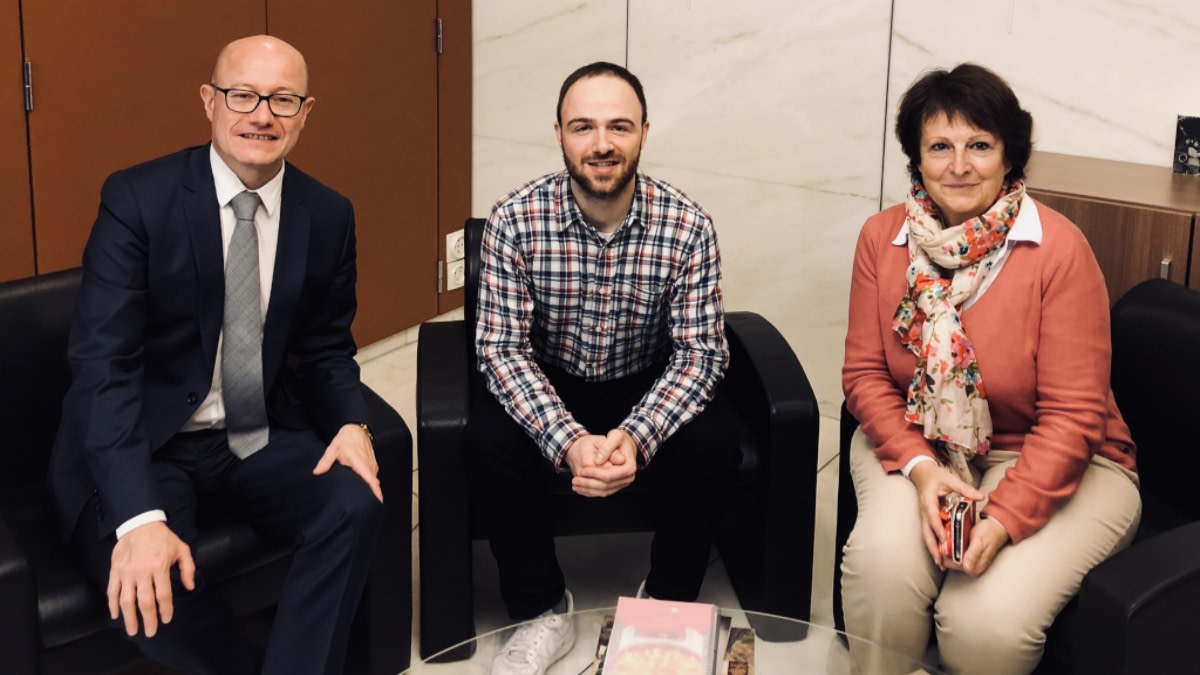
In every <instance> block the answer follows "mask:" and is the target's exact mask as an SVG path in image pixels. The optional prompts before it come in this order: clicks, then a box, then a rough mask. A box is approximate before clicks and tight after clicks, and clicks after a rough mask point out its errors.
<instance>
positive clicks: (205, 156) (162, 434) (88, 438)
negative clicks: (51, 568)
mask: <svg viewBox="0 0 1200 675" xmlns="http://www.w3.org/2000/svg"><path fill="white" fill-rule="evenodd" d="M356 276H357V272H356V267H355V237H354V211H353V208H352V206H351V205H350V202H349V200H347V199H346V198H345V197H343V196H341V195H340V194H338V193H337V192H335V191H333V190H331V189H329V188H327V187H325V186H324V185H322V184H320V183H319V182H317V181H316V180H314V179H313V178H311V177H309V176H308V175H306V174H305V173H303V172H302V171H300V170H299V169H297V168H296V167H295V166H294V165H290V164H289V165H288V167H287V169H286V171H285V172H284V178H283V191H282V201H281V206H280V219H279V244H278V249H277V253H276V259H275V271H274V277H273V280H272V287H271V297H270V300H269V304H268V306H267V315H266V320H265V323H264V326H263V381H264V389H265V392H266V395H267V411H268V415H269V416H270V419H271V424H272V425H273V426H282V427H287V428H313V429H314V430H316V431H317V432H318V433H319V434H320V435H321V436H322V437H323V438H327V439H328V438H331V437H332V436H333V435H334V434H335V433H336V431H337V429H338V428H339V427H340V426H341V425H343V424H346V423H352V422H366V421H367V412H366V403H365V402H364V399H363V396H362V391H361V389H360V385H359V371H358V365H357V364H356V363H355V361H354V353H355V345H354V340H353V338H352V337H351V334H350V324H351V321H352V320H353V318H354V313H355V310H356V308H357V303H356V300H355V290H354V289H355V281H356ZM224 297H225V275H224V259H223V256H222V252H221V224H220V216H219V206H218V204H217V196H216V191H215V188H214V187H213V177H212V167H211V165H210V163H209V146H208V145H203V146H198V147H195V148H189V149H187V150H183V151H181V152H178V153H175V154H172V155H168V156H166V157H162V158H159V159H156V160H152V161H150V162H147V163H145V164H140V165H138V166H135V167H132V168H129V169H125V170H123V171H119V172H117V173H115V174H113V175H112V176H110V177H109V178H108V180H106V181H105V183H104V187H103V189H102V191H101V195H100V212H99V214H98V215H97V218H96V223H95V225H94V226H93V228H92V233H91V236H90V238H89V239H88V243H87V247H86V249H85V250H84V255H83V282H82V285H81V287H80V290H79V300H78V307H77V310H76V315H75V320H74V323H73V324H72V327H71V337H70V341H69V343H68V356H69V359H70V363H71V370H72V376H73V379H72V383H71V387H70V389H69V390H68V392H67V395H66V397H65V399H64V401H63V419H62V424H61V425H60V427H59V431H58V437H57V439H56V441H55V447H54V453H53V456H52V457H51V462H50V484H51V491H52V493H53V495H54V499H55V501H56V505H57V507H58V512H59V516H60V522H59V525H60V527H61V528H62V530H63V532H64V534H66V535H67V536H70V533H71V532H72V531H73V529H74V527H75V524H76V522H77V521H78V519H79V515H80V513H81V512H82V511H83V507H84V506H85V504H86V503H87V501H88V499H89V498H91V496H92V495H93V494H95V495H97V496H98V497H99V504H100V532H101V535H102V536H103V535H107V534H109V533H111V532H112V531H113V530H115V529H116V528H117V527H118V526H119V525H120V524H121V523H123V522H125V521H126V520H128V519H129V518H131V517H133V516H135V515H138V514H139V513H144V512H146V511H149V510H152V509H160V508H163V504H162V502H161V500H160V499H159V497H158V494H157V490H156V487H155V483H154V478H153V473H152V472H151V468H150V458H151V456H152V454H153V453H154V452H155V451H157V450H158V449H159V448H161V447H162V446H163V444H164V443H165V442H166V441H167V440H168V439H169V438H171V436H172V435H174V434H175V433H177V432H178V431H179V429H180V428H181V427H182V426H183V424H184V423H185V422H186V421H187V420H188V419H189V418H190V417H191V416H192V414H193V413H194V412H195V411H196V409H197V408H198V407H199V405H200V403H201V402H202V401H203V400H204V398H205V396H207V394H208V391H209V389H210V388H211V385H212V375H213V368H214V365H215V363H216V349H217V339H218V337H219V336H220V332H221V324H222V315H223V313H224ZM314 465H315V462H314Z"/></svg>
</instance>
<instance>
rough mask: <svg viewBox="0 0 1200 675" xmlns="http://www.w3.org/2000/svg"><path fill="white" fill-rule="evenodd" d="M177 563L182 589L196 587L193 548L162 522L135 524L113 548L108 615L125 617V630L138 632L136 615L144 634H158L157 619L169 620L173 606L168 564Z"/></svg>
mask: <svg viewBox="0 0 1200 675" xmlns="http://www.w3.org/2000/svg"><path fill="white" fill-rule="evenodd" d="M174 565H179V578H180V580H181V581H182V582H183V585H184V587H185V588H187V589H188V590H189V591H190V590H195V588H196V563H195V561H193V560H192V549H191V548H190V547H188V545H187V544H185V543H183V540H182V539H180V538H179V537H178V536H176V535H175V533H174V532H172V531H171V528H169V527H167V524H166V523H164V522H162V521H155V522H151V523H146V524H145V525H141V526H139V527H136V528H134V529H132V530H130V531H129V532H126V533H125V536H123V537H121V538H120V539H119V540H117V545H116V546H114V547H113V552H112V569H111V570H110V571H109V573H108V614H109V616H111V617H112V618H113V619H114V620H115V619H116V618H117V617H119V616H121V617H124V619H125V632H126V633H128V634H129V635H130V636H134V635H137V632H138V614H139V613H140V614H141V617H142V626H143V627H144V630H145V634H146V637H154V635H155V634H156V633H158V622H159V621H160V620H161V621H162V622H163V623H171V619H172V618H173V617H174V616H175V606H174V604H173V602H172V595H171V567H173V566H174Z"/></svg>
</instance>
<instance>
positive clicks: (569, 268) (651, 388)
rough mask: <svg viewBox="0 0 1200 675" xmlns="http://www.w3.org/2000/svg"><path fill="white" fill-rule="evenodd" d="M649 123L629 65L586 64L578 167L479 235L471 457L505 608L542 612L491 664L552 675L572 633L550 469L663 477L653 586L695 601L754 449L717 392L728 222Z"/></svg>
mask: <svg viewBox="0 0 1200 675" xmlns="http://www.w3.org/2000/svg"><path fill="white" fill-rule="evenodd" d="M649 129H650V125H649V123H648V122H647V121H646V99H645V95H644V93H643V91H642V86H641V83H640V82H639V81H638V79H637V78H636V77H634V75H633V74H632V73H630V72H629V71H628V70H626V69H624V68H622V67H621V66H617V65H614V64H611V63H594V64H591V65H588V66H584V67H582V68H580V69H579V70H577V71H575V72H574V73H572V74H571V75H570V76H569V77H568V78H567V79H566V81H565V82H564V83H563V86H562V89H561V90H560V92H559V102H558V121H557V123H556V124H555V125H554V130H555V134H556V135H557V137H558V141H559V145H560V146H561V148H562V152H563V160H564V163H565V164H566V170H565V171H563V172H560V173H556V174H551V175H548V176H544V177H542V178H539V179H537V180H535V181H533V182H531V183H528V184H526V185H524V186H522V187H520V188H518V189H517V190H515V191H513V192H512V193H510V194H509V195H508V196H507V197H505V198H504V199H502V200H501V201H500V202H499V203H497V204H496V206H495V207H494V208H493V209H492V213H491V217H490V218H489V220H488V224H487V227H486V229H485V231H484V237H483V253H482V263H483V268H482V273H481V278H480V284H479V306H478V313H477V314H478V322H477V332H476V348H477V351H478V357H479V368H480V370H481V371H482V372H483V374H484V378H485V380H486V381H487V385H488V389H489V390H490V391H491V392H492V394H494V395H495V398H494V399H492V398H489V397H477V399H476V402H475V404H474V405H473V407H472V410H471V413H470V418H469V419H470V421H469V423H468V425H467V431H466V434H467V447H468V448H469V450H468V452H469V453H470V456H469V466H470V473H471V478H472V486H473V490H474V494H475V495H476V498H477V499H479V500H480V506H481V508H480V513H482V514H483V515H484V517H485V519H486V520H487V522H486V523H485V526H486V527H487V531H488V534H489V540H490V543H491V548H492V553H493V555H494V556H495V557H496V562H497V567H498V569H499V572H500V589H501V594H502V595H503V597H504V601H505V604H506V606H507V608H508V611H509V613H510V615H511V616H512V617H513V618H514V619H516V620H526V619H532V618H535V617H538V618H539V621H535V622H532V623H530V624H527V625H526V626H524V627H522V628H520V629H518V630H517V631H516V632H515V633H514V635H513V636H512V637H511V638H510V639H509V641H508V643H507V644H506V645H505V646H504V648H503V649H502V650H501V652H500V654H498V655H497V656H496V658H495V661H494V662H493V666H492V672H493V673H503V674H507V673H542V672H544V670H545V668H546V667H547V666H548V665H549V664H550V663H553V662H554V661H555V660H557V659H558V658H560V657H561V656H562V655H564V654H565V653H566V652H568V651H570V648H571V646H572V644H573V641H574V629H573V623H572V621H571V619H570V618H569V615H570V611H571V609H572V604H573V602H572V598H571V594H570V592H569V591H567V589H566V583H565V581H564V579H563V574H562V570H561V569H560V568H559V566H558V561H557V558H556V556H555V552H554V538H553V536H552V533H551V529H550V518H549V517H548V515H547V514H546V508H547V507H546V502H545V492H544V490H545V479H546V476H545V474H546V473H548V472H550V471H555V470H557V471H560V472H567V471H569V472H570V473H571V475H572V481H571V484H572V489H573V490H574V491H575V492H576V493H577V494H579V495H581V496H582V497H590V498H597V497H608V496H610V495H612V494H615V493H617V492H619V491H620V490H622V489H624V488H626V487H627V486H629V485H630V484H631V483H633V482H634V479H635V477H637V476H638V474H639V473H642V474H650V475H648V476H647V477H646V479H650V480H652V481H654V483H655V485H656V487H655V497H656V500H657V504H656V507H657V517H658V528H657V531H656V533H655V537H654V543H653V545H652V547H651V553H650V572H649V575H648V576H647V577H646V580H645V581H644V582H643V584H642V588H641V589H639V591H638V593H639V595H649V596H651V597H655V598H661V599H669V600H688V601H691V600H695V599H696V597H697V595H698V594H699V591H700V584H701V582H702V581H703V580H704V573H705V570H706V568H707V565H708V556H709V550H710V548H711V545H712V538H713V530H714V528H715V525H716V521H717V518H718V517H719V515H720V507H721V505H722V504H723V502H724V499H722V497H721V495H722V491H723V489H724V486H725V484H726V482H727V480H728V477H729V475H730V474H731V473H732V472H733V471H734V469H735V468H736V466H737V465H738V463H739V461H740V453H739V450H738V437H737V432H736V430H735V428H736V427H735V424H734V422H733V415H732V413H731V412H729V410H728V408H727V407H726V404H725V403H724V399H723V397H721V396H719V395H717V394H718V388H717V385H718V383H719V382H720V381H721V378H722V377H723V375H724V372H725V367H726V364H727V363H728V361H729V350H728V347H727V345H726V341H725V333H724V320H723V310H722V306H721V264H720V254H719V252H718V249H717V239H716V232H715V231H714V230H713V224H712V219H711V218H710V217H709V216H708V214H707V213H706V212H705V211H704V210H703V209H701V208H700V207H699V206H698V205H697V204H696V203H695V202H693V201H691V200H690V199H689V198H688V197H687V196H686V195H684V194H683V193H682V192H680V191H679V190H677V189H675V188H673V187H672V186H670V185H668V184H666V183H664V182H662V181H658V180H655V179H652V178H650V177H648V176H646V175H644V174H641V173H639V172H638V169H637V167H638V158H639V155H640V153H641V149H642V146H643V145H644V144H645V141H646V134H647V132H648V131H649ZM480 399H482V400H480ZM643 480H645V479H643Z"/></svg>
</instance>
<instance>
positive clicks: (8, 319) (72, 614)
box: [0, 269, 412, 675]
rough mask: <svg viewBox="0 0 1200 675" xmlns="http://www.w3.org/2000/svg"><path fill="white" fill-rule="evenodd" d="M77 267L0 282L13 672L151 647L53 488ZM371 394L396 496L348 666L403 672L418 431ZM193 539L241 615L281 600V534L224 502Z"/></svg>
mask: <svg viewBox="0 0 1200 675" xmlns="http://www.w3.org/2000/svg"><path fill="white" fill-rule="evenodd" d="M80 278H81V273H80V271H79V270H78V269H75V270H68V271H64V272H56V273H53V274H47V275H44V276H40V277H33V278H30V279H23V280H19V281H12V282H7V283H3V284H0V463H2V464H3V469H2V470H0V659H3V664H2V665H0V671H3V672H6V673H21V674H25V673H45V674H50V673H64V674H68V673H70V674H74V673H102V672H110V671H113V670H117V669H119V668H122V667H125V666H127V665H130V664H132V663H135V662H137V661H139V660H141V658H142V657H141V654H140V652H139V651H138V650H137V649H136V648H135V647H134V646H133V644H132V643H130V642H128V641H126V640H125V639H123V638H122V636H121V634H120V633H119V631H117V630H114V629H111V628H110V627H109V626H108V623H107V614H108V610H107V607H106V603H105V601H104V599H103V597H102V596H101V595H100V593H99V592H98V591H97V590H96V589H95V588H94V587H93V586H92V585H91V584H90V583H89V582H88V581H87V579H86V577H85V576H84V574H83V571H82V567H81V565H80V564H79V563H78V562H77V560H76V558H75V556H74V555H73V554H72V553H71V552H70V551H69V549H68V548H67V547H66V546H65V545H64V544H63V543H62V542H61V540H60V538H59V535H58V532H57V527H56V519H55V516H54V506H53V505H52V503H51V500H50V496H49V493H48V491H47V489H46V467H47V463H48V460H49V456H50V450H51V447H52V445H53V441H54V435H55V431H56V429H57V427H58V422H59V418H60V416H61V412H62V399H63V395H64V394H65V393H66V389H67V386H68V384H69V382H70V371H69V368H68V365H67V358H66V354H67V334H68V332H69V329H70V324H71V320H72V317H73V313H74V308H75V297H76V293H77V291H78V287H79V281H80ZM364 389H365V387H364ZM364 393H365V394H366V396H367V400H368V406H369V408H370V413H371V421H372V431H373V432H374V434H375V449H376V453H377V455H378V458H379V464H380V480H381V481H382V482H383V485H384V491H385V492H386V493H388V494H389V495H390V497H391V498H390V499H387V501H386V504H385V511H384V533H383V535H382V536H381V537H380V541H379V545H378V547H377V549H376V551H375V554H374V560H373V561H372V565H371V574H370V578H369V580H368V582H367V587H366V591H365V593H364V597H363V600H362V602H361V604H360V605H359V610H358V614H357V615H356V617H355V626H354V629H353V631H352V635H353V637H352V638H351V644H350V649H349V653H348V656H347V667H346V671H347V672H351V673H379V674H381V675H382V674H384V673H387V674H388V675H394V674H395V673H396V672H398V671H400V670H404V669H405V668H407V667H408V663H409V651H410V645H411V642H410V638H409V636H410V635H411V632H412V605H411V596H412V569H411V568H412V554H411V541H412V539H411V526H412V500H411V499H410V498H409V496H408V493H409V491H410V488H409V487H408V486H409V481H411V471H412V435H411V434H410V433H409V431H408V428H407V427H406V426H405V424H404V420H403V419H401V418H400V416H399V415H398V414H397V413H396V411H395V410H393V409H392V408H391V407H390V406H388V404H387V403H385V402H384V401H383V399H381V398H379V397H378V396H377V395H376V394H375V393H374V392H372V391H370V390H369V389H365V392H364ZM193 550H194V553H195V557H196V560H197V564H198V565H200V566H202V567H203V569H204V570H205V573H206V576H207V578H208V579H209V580H210V582H213V583H215V584H216V587H217V588H219V589H220V591H221V592H222V594H223V595H224V596H225V597H226V598H227V599H228V601H229V603H230V605H231V606H232V607H233V608H234V610H235V612H236V613H237V614H238V615H239V616H244V615H250V614H254V615H261V614H262V613H263V612H264V611H266V610H267V609H268V608H270V607H271V606H273V605H274V604H275V602H276V601H277V598H278V593H279V589H280V586H281V583H282V579H283V575H284V574H285V573H286V572H287V570H288V567H289V566H290V564H291V555H290V553H289V551H288V548H287V546H286V545H285V544H281V543H279V542H274V541H271V540H268V539H266V538H264V537H262V536H260V535H259V534H258V533H257V532H256V531H255V530H254V529H253V528H252V527H251V526H250V525H249V524H247V523H246V522H244V521H240V520H238V519H236V518H235V517H233V516H228V515H224V514H219V513H213V514H211V517H209V518H208V519H207V520H206V521H203V522H202V523H201V532H200V539H199V540H198V541H197V542H196V544H195V546H194V547H193Z"/></svg>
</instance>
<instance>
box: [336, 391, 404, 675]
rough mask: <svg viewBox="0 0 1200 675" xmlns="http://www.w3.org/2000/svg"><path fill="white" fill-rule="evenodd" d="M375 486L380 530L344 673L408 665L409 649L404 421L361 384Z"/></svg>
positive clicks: (373, 673) (370, 674)
mask: <svg viewBox="0 0 1200 675" xmlns="http://www.w3.org/2000/svg"><path fill="white" fill-rule="evenodd" d="M362 389H363V397H364V398H365V399H366V402H367V413H368V415H369V417H370V422H371V432H372V434H373V435H374V436H375V440H374V446H375V458H376V459H377V460H378V462H379V481H380V483H381V484H382V486H383V489H384V492H385V499H384V503H383V509H384V517H383V527H382V529H381V531H380V533H379V540H378V542H377V543H376V546H375V550H374V552H373V553H372V555H371V571H370V573H369V575H368V576H367V585H366V588H365V589H364V590H363V595H362V599H361V601H360V602H359V607H358V612H357V614H356V615H355V617H354V626H353V628H352V629H351V637H350V649H349V650H348V652H347V657H346V669H345V672H346V673H356V674H357V673H364V674H367V675H384V674H385V673H396V672H399V671H402V670H405V669H407V668H408V666H409V660H410V656H411V654H410V651H411V649H412V645H411V643H410V642H409V641H408V640H405V639H401V636H407V635H411V634H412V499H411V497H410V495H408V494H405V493H408V492H411V490H412V467H413V462H412V433H411V432H410V431H409V430H408V425H407V424H405V423H404V418H402V417H401V416H400V413H398V412H396V410H395V409H394V408H392V407H391V406H390V405H388V403H387V402H386V401H384V400H383V399H382V398H381V397H380V396H379V395H378V394H376V393H375V392H374V391H372V390H371V389H370V387H368V386H366V385H365V384H364V385H362Z"/></svg>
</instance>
